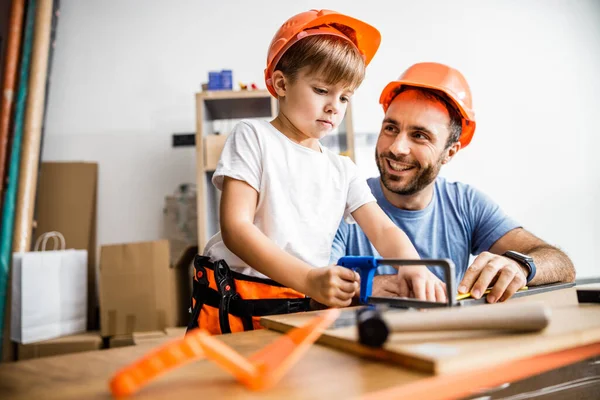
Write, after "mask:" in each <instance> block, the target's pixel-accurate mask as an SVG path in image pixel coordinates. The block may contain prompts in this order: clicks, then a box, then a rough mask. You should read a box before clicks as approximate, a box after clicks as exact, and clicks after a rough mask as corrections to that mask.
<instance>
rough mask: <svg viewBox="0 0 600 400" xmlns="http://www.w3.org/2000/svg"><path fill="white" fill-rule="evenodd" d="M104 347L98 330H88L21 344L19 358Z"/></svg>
mask: <svg viewBox="0 0 600 400" xmlns="http://www.w3.org/2000/svg"><path fill="white" fill-rule="evenodd" d="M101 348H102V338H101V337H100V334H99V333H98V332H86V333H80V334H77V335H70V336H63V337H60V338H57V339H51V340H45V341H43V342H37V343H30V344H19V345H18V346H17V354H18V359H19V360H29V359H32V358H40V357H49V356H58V355H63V354H70V353H79V352H82V351H93V350H99V349H101Z"/></svg>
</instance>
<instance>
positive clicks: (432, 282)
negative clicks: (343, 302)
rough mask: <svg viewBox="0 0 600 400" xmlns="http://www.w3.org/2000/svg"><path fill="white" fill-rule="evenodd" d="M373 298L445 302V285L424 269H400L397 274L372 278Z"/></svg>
mask: <svg viewBox="0 0 600 400" xmlns="http://www.w3.org/2000/svg"><path fill="white" fill-rule="evenodd" d="M373 296H375V297H414V298H417V299H419V300H427V301H437V302H445V301H447V296H446V284H444V283H443V282H442V281H441V280H439V279H438V277H437V276H435V275H434V274H432V273H431V271H429V270H428V269H427V268H425V267H400V269H399V270H398V273H397V274H394V275H377V276H376V277H375V278H373Z"/></svg>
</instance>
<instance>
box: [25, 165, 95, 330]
mask: <svg viewBox="0 0 600 400" xmlns="http://www.w3.org/2000/svg"><path fill="white" fill-rule="evenodd" d="M97 186H98V164H97V163H90V162H43V163H42V167H41V169H40V177H39V188H38V191H37V200H36V217H35V219H36V224H37V228H36V230H35V232H34V236H33V239H34V240H36V239H37V238H38V236H39V235H41V234H43V233H44V232H50V231H58V232H60V233H62V234H63V235H64V237H65V239H66V240H67V243H68V244H69V247H70V248H73V249H80V250H87V253H88V275H87V276H88V282H87V293H88V300H87V301H88V303H87V304H88V311H87V312H88V330H97V329H98V327H99V316H98V287H97V284H96V270H97V268H96V252H97V249H96V196H97Z"/></svg>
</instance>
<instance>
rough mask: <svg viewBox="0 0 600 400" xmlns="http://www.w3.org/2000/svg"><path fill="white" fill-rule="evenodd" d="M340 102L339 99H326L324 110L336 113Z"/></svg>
mask: <svg viewBox="0 0 600 400" xmlns="http://www.w3.org/2000/svg"><path fill="white" fill-rule="evenodd" d="M340 104H341V102H340V101H336V100H331V101H328V102H327V104H326V105H325V111H326V112H330V113H333V114H337V113H338V112H339V109H340Z"/></svg>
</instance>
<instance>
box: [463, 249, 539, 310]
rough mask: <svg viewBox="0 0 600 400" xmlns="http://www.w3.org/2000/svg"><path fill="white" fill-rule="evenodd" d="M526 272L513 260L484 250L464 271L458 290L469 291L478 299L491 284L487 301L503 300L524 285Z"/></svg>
mask: <svg viewBox="0 0 600 400" xmlns="http://www.w3.org/2000/svg"><path fill="white" fill-rule="evenodd" d="M527 273H528V271H527V270H526V268H525V267H524V266H522V265H521V264H519V263H518V262H516V261H515V260H512V259H510V258H507V257H503V256H499V255H497V254H493V253H489V252H487V251H484V252H483V253H481V254H480V255H478V256H477V258H476V259H475V261H473V264H471V266H470V267H469V268H468V269H467V272H465V276H464V277H463V280H462V281H461V282H460V283H459V285H458V291H459V292H460V293H468V292H471V296H472V297H473V298H475V299H479V298H481V296H482V295H483V293H484V292H485V291H486V290H487V288H488V287H490V286H492V285H493V286H494V288H493V289H492V291H491V292H490V293H489V294H488V295H487V302H488V303H495V302H496V301H498V300H499V301H505V300H507V299H509V298H510V297H511V296H512V295H513V294H514V293H515V292H516V291H517V290H519V289H521V288H522V287H523V286H525V285H526V283H527Z"/></svg>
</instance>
